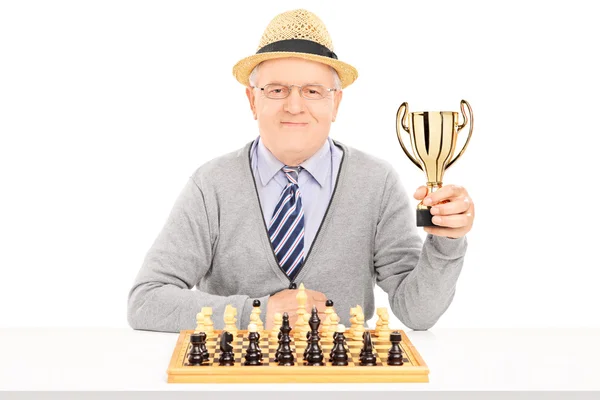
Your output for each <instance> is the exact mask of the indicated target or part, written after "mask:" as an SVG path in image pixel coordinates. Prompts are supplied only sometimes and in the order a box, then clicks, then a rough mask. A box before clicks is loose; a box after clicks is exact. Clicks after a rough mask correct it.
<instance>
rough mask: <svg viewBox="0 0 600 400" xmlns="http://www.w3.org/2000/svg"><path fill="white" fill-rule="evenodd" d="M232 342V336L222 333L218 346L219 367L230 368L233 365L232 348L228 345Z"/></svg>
mask: <svg viewBox="0 0 600 400" xmlns="http://www.w3.org/2000/svg"><path fill="white" fill-rule="evenodd" d="M232 341H233V335H232V334H231V333H229V332H227V331H223V333H222V334H221V341H220V345H219V349H220V350H221V355H220V356H219V365H221V366H232V365H233V364H234V354H233V347H232V346H231V344H230V343H231V342H232Z"/></svg>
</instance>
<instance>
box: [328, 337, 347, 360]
mask: <svg viewBox="0 0 600 400" xmlns="http://www.w3.org/2000/svg"><path fill="white" fill-rule="evenodd" d="M338 335H340V333H339V332H333V342H334V343H335V338H336V337H337V336H338ZM341 335H342V336H343V337H344V346H348V343H347V342H346V337H345V336H344V334H343V333H342V334H341ZM333 349H335V345H334V346H333V347H332V348H331V351H330V352H329V362H333Z"/></svg>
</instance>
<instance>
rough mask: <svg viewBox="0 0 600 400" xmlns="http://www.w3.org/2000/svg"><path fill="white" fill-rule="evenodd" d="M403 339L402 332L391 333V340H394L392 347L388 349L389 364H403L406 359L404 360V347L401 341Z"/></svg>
mask: <svg viewBox="0 0 600 400" xmlns="http://www.w3.org/2000/svg"><path fill="white" fill-rule="evenodd" d="M401 340H402V336H401V335H400V332H392V333H390V342H392V347H390V350H389V351H388V359H387V363H388V365H403V364H404V361H403V360H402V358H403V356H402V349H401V348H400V341H401Z"/></svg>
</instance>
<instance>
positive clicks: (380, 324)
mask: <svg viewBox="0 0 600 400" xmlns="http://www.w3.org/2000/svg"><path fill="white" fill-rule="evenodd" d="M377 316H378V317H379V318H378V319H377V323H376V327H375V332H373V335H374V336H377V337H384V338H386V337H388V336H389V334H390V333H391V332H392V331H391V329H390V327H389V323H390V315H389V314H388V311H387V308H385V307H379V308H377Z"/></svg>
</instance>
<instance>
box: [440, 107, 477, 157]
mask: <svg viewBox="0 0 600 400" xmlns="http://www.w3.org/2000/svg"><path fill="white" fill-rule="evenodd" d="M465 105H466V106H467V108H468V109H469V118H467V114H465ZM460 111H461V112H462V115H463V120H464V121H463V123H462V124H461V125H459V126H458V131H457V133H459V132H460V131H461V130H462V129H463V128H464V127H465V126H466V125H467V124H469V136H467V141H466V142H465V145H464V146H463V148H462V150H461V151H460V153H458V154H457V155H456V157H454V160H452V161H450V163H448V165H446V169H448V168H450V166H451V165H452V164H454V162H455V161H456V160H458V158H459V157H460V156H462V154H463V153H464V152H465V150H466V149H467V146H468V145H469V141H470V140H471V134H472V133H473V110H471V105H469V103H468V102H467V101H466V100H461V101H460ZM469 121H470V123H469Z"/></svg>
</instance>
